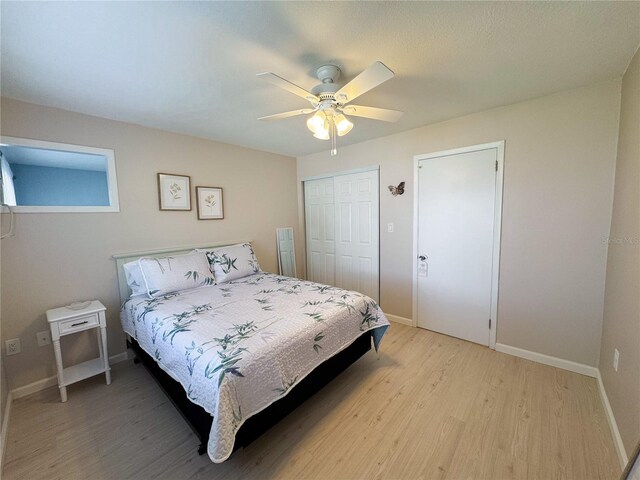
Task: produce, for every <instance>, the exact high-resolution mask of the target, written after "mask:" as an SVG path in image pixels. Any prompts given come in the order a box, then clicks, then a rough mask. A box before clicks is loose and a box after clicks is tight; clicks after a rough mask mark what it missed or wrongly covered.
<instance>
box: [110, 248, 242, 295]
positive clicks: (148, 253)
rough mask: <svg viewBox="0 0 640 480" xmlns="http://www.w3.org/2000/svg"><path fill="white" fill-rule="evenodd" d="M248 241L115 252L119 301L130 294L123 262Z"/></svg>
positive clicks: (182, 253) (181, 253)
mask: <svg viewBox="0 0 640 480" xmlns="http://www.w3.org/2000/svg"><path fill="white" fill-rule="evenodd" d="M248 242H249V240H238V241H235V242H217V243H203V244H201V245H188V246H184V247H173V248H163V249H159V250H145V251H141V252H129V253H116V254H114V255H113V258H114V259H115V261H116V271H117V273H118V291H119V292H120V303H121V304H122V303H123V302H124V301H125V300H127V299H128V298H129V295H130V294H131V290H130V289H129V285H127V279H126V277H125V275H124V269H123V268H122V265H124V264H125V263H129V262H133V261H135V260H138V259H139V258H140V257H166V256H168V255H184V254H186V253H189V252H191V251H192V250H194V249H196V248H202V249H208V248H218V247H226V246H229V245H236V244H238V243H248Z"/></svg>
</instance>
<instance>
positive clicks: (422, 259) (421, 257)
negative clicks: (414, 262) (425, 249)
mask: <svg viewBox="0 0 640 480" xmlns="http://www.w3.org/2000/svg"><path fill="white" fill-rule="evenodd" d="M418 258H419V259H420V261H421V262H424V261H425V260H426V259H427V258H429V257H427V256H426V255H418Z"/></svg>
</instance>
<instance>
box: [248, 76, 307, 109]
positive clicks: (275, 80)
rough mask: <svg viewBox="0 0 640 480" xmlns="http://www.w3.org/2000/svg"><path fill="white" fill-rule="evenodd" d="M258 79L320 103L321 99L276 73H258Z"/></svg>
mask: <svg viewBox="0 0 640 480" xmlns="http://www.w3.org/2000/svg"><path fill="white" fill-rule="evenodd" d="M256 77H259V78H262V79H264V80H266V81H267V82H269V83H272V84H273V85H275V86H276V87H280V88H284V89H285V90H286V91H287V92H291V93H293V94H294V95H297V96H299V97H302V98H304V99H305V100H309V101H310V102H311V103H319V102H320V99H319V98H318V97H316V96H315V95H314V94H313V93H311V92H307V91H306V90H305V89H304V88H302V87H299V86H298V85H296V84H295V83H291V82H290V81H289V80H285V79H284V78H282V77H279V76H278V75H276V74H275V73H271V72H264V73H258V74H257V75H256Z"/></svg>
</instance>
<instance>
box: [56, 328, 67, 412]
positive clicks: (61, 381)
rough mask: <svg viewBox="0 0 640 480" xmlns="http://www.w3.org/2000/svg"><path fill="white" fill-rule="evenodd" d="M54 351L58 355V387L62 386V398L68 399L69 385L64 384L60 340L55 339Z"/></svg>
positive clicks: (63, 399)
mask: <svg viewBox="0 0 640 480" xmlns="http://www.w3.org/2000/svg"><path fill="white" fill-rule="evenodd" d="M53 352H54V353H55V355H56V368H57V369H58V387H59V388H60V400H61V401H62V402H66V401H67V387H65V386H64V375H63V373H62V351H61V350H60V340H59V339H58V340H54V341H53Z"/></svg>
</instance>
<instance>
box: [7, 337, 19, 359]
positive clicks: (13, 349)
mask: <svg viewBox="0 0 640 480" xmlns="http://www.w3.org/2000/svg"><path fill="white" fill-rule="evenodd" d="M5 350H6V352H7V355H15V354H16V353H20V352H21V351H22V347H21V346H20V339H19V338H12V339H11V340H7V341H6V342H5Z"/></svg>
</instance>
